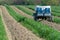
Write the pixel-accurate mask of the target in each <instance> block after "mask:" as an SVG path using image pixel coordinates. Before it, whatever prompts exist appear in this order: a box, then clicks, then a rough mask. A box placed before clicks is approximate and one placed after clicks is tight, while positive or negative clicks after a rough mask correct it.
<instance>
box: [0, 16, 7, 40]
mask: <svg viewBox="0 0 60 40" xmlns="http://www.w3.org/2000/svg"><path fill="white" fill-rule="evenodd" d="M7 39H8V38H7V34H6V31H5V27H4V25H3V22H2V18H1V16H0V40H7Z"/></svg>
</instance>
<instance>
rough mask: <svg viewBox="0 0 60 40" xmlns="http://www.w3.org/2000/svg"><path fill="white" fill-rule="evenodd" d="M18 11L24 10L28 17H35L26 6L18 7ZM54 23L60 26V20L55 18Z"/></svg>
mask: <svg viewBox="0 0 60 40" xmlns="http://www.w3.org/2000/svg"><path fill="white" fill-rule="evenodd" d="M16 7H17V8H18V9H20V10H22V11H23V12H25V13H27V14H28V15H31V16H32V15H33V12H32V11H31V10H28V9H27V8H26V7H24V6H16ZM53 22H55V23H58V24H60V18H57V17H54V18H53Z"/></svg>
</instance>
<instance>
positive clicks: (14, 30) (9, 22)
mask: <svg viewBox="0 0 60 40" xmlns="http://www.w3.org/2000/svg"><path fill="white" fill-rule="evenodd" d="M1 9H2V13H3V14H2V16H3V20H4V21H5V24H6V26H7V28H8V30H9V31H10V32H11V35H12V40H42V39H41V38H39V37H37V36H35V35H34V34H33V33H32V32H31V31H30V30H28V29H26V28H25V27H24V26H22V25H21V24H20V23H18V22H17V21H15V20H14V19H13V18H12V16H10V15H9V13H8V11H7V10H6V8H5V7H4V6H1Z"/></svg>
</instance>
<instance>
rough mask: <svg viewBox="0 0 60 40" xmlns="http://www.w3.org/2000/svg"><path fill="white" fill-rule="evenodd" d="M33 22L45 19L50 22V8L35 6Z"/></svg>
mask: <svg viewBox="0 0 60 40" xmlns="http://www.w3.org/2000/svg"><path fill="white" fill-rule="evenodd" d="M33 16H34V20H36V21H37V20H38V19H45V20H48V21H52V14H51V7H50V6H36V8H35V13H33Z"/></svg>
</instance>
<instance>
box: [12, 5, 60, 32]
mask: <svg viewBox="0 0 60 40" xmlns="http://www.w3.org/2000/svg"><path fill="white" fill-rule="evenodd" d="M11 7H12V9H14V10H15V11H16V12H17V13H20V14H21V15H23V16H25V17H28V18H33V17H32V16H30V15H28V14H26V13H24V12H23V11H21V10H19V9H18V8H16V7H15V6H11ZM28 10H30V9H28ZM41 22H42V23H43V24H47V25H49V26H51V27H52V28H54V29H56V30H58V31H60V24H56V23H53V22H48V21H46V20H43V21H41Z"/></svg>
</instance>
